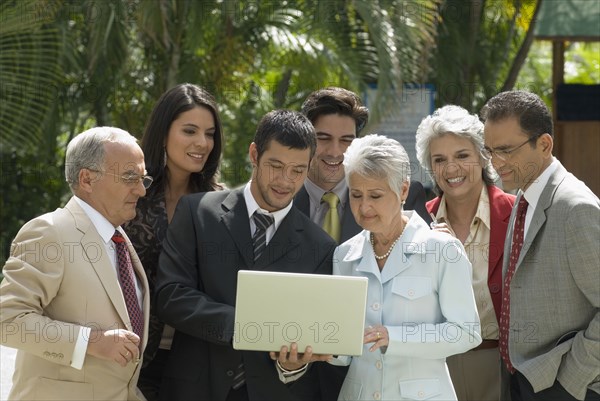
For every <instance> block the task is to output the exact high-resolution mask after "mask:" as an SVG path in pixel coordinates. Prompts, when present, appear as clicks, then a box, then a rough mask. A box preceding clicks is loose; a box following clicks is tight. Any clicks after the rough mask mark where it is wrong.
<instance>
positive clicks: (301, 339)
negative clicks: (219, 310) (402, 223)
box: [233, 270, 368, 356]
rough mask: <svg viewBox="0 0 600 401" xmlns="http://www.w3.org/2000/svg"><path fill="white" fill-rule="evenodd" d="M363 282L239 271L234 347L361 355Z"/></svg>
mask: <svg viewBox="0 0 600 401" xmlns="http://www.w3.org/2000/svg"><path fill="white" fill-rule="evenodd" d="M367 284H368V281H367V278H366V277H348V276H330V275H321V274H300V273H279V272H266V271H250V270H240V271H239V272H238V284H237V299H236V308H235V332H234V337H233V347H234V348H235V349H238V350H249V351H279V350H280V349H281V346H282V345H287V346H289V345H290V344H291V343H292V342H296V343H298V349H299V350H300V352H303V351H304V349H305V348H306V346H307V345H310V346H312V348H313V353H317V354H332V355H352V356H358V355H361V354H362V350H363V332H364V322H365V307H366V303H367Z"/></svg>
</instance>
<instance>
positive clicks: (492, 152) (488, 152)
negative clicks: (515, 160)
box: [481, 135, 541, 161]
mask: <svg viewBox="0 0 600 401" xmlns="http://www.w3.org/2000/svg"><path fill="white" fill-rule="evenodd" d="M540 136H541V135H536V136H534V137H531V138H529V139H527V140H526V141H525V142H523V143H522V144H520V145H519V146H516V147H514V148H512V149H490V148H488V147H484V148H483V149H481V156H483V157H484V158H485V159H488V160H490V159H491V158H492V157H494V156H496V157H497V158H498V159H500V160H502V161H507V160H508V159H510V157H511V155H512V154H513V153H514V152H516V151H517V150H519V149H520V148H522V147H523V146H525V144H526V143H528V142H533V141H535V140H536V139H538V138H539V137H540Z"/></svg>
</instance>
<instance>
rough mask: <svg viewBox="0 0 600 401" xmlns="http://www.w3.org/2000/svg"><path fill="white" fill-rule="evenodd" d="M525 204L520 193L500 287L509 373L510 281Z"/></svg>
mask: <svg viewBox="0 0 600 401" xmlns="http://www.w3.org/2000/svg"><path fill="white" fill-rule="evenodd" d="M527 206H528V203H527V200H525V196H524V195H521V198H520V200H519V205H518V207H517V213H516V216H515V226H514V227H513V237H512V247H511V249H510V260H509V261H508V270H507V271H506V276H505V277H504V285H503V287H502V310H501V312H500V356H501V357H502V360H503V361H504V363H505V364H506V368H507V369H508V371H509V372H510V373H514V372H515V368H514V367H513V365H512V363H511V362H510V356H509V355H508V330H509V326H510V282H511V280H512V277H513V275H514V274H515V269H516V267H517V261H518V260H519V255H520V254H521V248H523V236H524V232H525V215H527Z"/></svg>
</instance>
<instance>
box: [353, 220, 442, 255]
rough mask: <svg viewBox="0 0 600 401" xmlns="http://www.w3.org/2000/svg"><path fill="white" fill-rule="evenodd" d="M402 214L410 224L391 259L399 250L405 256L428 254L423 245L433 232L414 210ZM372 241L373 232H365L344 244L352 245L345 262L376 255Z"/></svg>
mask: <svg viewBox="0 0 600 401" xmlns="http://www.w3.org/2000/svg"><path fill="white" fill-rule="evenodd" d="M402 214H403V215H404V216H406V217H408V223H406V226H405V227H404V231H403V232H402V235H401V236H400V240H399V241H398V243H397V244H396V246H395V247H394V249H393V250H392V253H390V258H392V257H394V255H395V254H397V252H399V250H400V252H402V253H404V254H405V255H411V254H423V253H426V252H427V249H425V246H423V244H425V243H426V242H427V240H428V238H427V236H428V235H429V233H430V231H431V230H430V229H429V226H428V225H427V223H425V220H423V218H422V217H421V216H419V214H418V213H417V212H415V211H414V210H404V211H403V212H402ZM370 239H371V232H370V231H367V230H363V231H362V232H361V233H359V234H358V235H356V236H355V237H353V238H351V239H349V240H348V241H347V242H345V243H344V244H348V245H350V249H349V250H348V253H347V254H346V256H344V259H343V260H344V262H349V261H353V260H358V259H361V258H362V257H364V256H368V257H370V256H371V255H374V252H373V248H372V246H371V241H370ZM372 259H373V260H374V259H375V256H373V257H372Z"/></svg>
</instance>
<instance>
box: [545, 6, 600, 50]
mask: <svg viewBox="0 0 600 401" xmlns="http://www.w3.org/2000/svg"><path fill="white" fill-rule="evenodd" d="M535 38H536V39H542V40H562V41H579V42H582V41H600V1H599V0H542V4H541V8H540V10H539V14H538V19H537V21H536V24H535Z"/></svg>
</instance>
